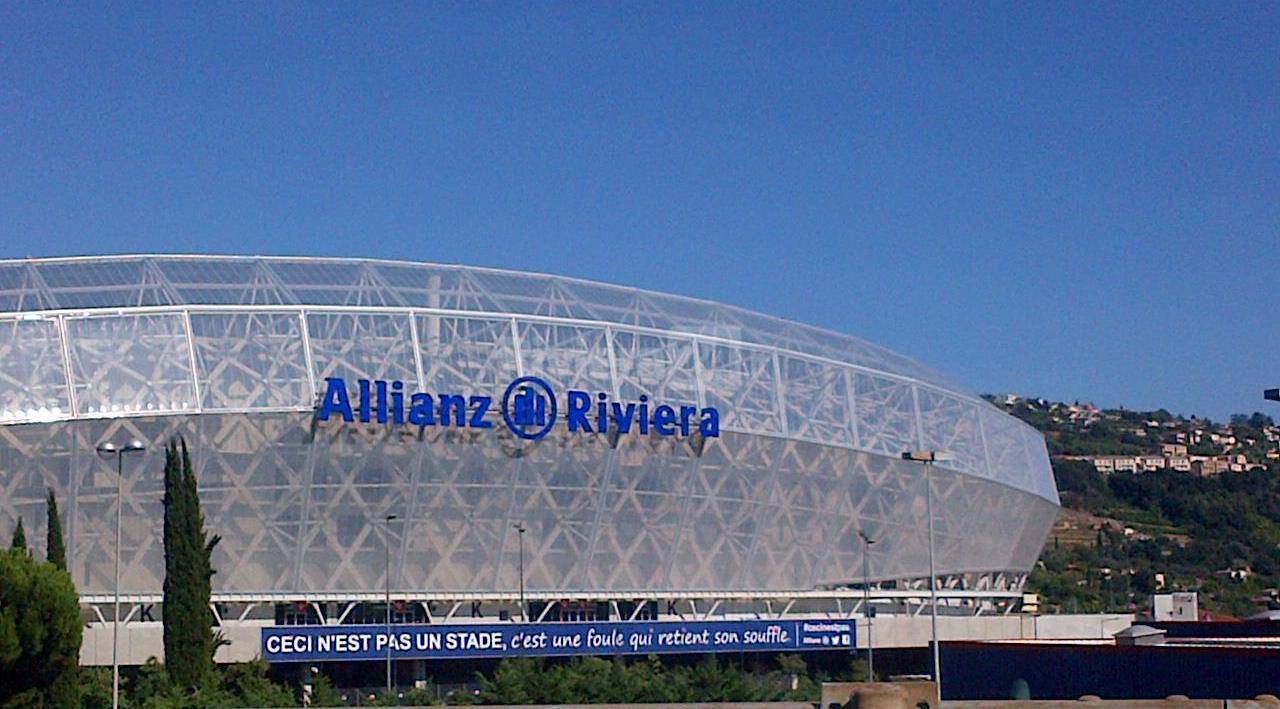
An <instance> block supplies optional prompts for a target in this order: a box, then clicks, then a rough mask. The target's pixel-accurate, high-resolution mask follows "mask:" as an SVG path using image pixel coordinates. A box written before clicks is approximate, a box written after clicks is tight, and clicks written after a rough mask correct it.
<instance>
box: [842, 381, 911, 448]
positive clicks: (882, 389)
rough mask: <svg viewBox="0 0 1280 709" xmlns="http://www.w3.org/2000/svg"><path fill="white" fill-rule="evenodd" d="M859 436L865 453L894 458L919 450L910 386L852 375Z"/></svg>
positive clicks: (904, 383)
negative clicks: (909, 451)
mask: <svg viewBox="0 0 1280 709" xmlns="http://www.w3.org/2000/svg"><path fill="white" fill-rule="evenodd" d="M853 383H854V384H853V390H854V396H853V400H854V409H855V414H856V416H857V424H858V436H859V439H860V442H861V444H862V447H863V448H864V449H865V450H869V451H874V452H877V453H882V454H884V455H887V456H890V457H894V456H898V455H901V454H902V453H903V451H908V450H915V449H917V448H919V447H920V442H919V438H917V435H916V432H917V429H916V415H915V401H914V399H913V397H912V392H911V385H910V384H908V383H906V382H903V381H900V380H897V379H887V378H884V377H877V376H873V375H870V374H865V373H863V372H855V373H854V375H853Z"/></svg>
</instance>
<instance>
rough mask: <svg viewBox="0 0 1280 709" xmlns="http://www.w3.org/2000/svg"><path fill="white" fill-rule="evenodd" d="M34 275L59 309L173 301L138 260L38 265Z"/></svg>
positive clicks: (154, 276) (141, 304)
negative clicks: (40, 280)
mask: <svg viewBox="0 0 1280 709" xmlns="http://www.w3.org/2000/svg"><path fill="white" fill-rule="evenodd" d="M35 268H36V270H37V272H38V273H39V276H40V278H41V279H43V281H44V283H45V284H46V285H47V286H48V287H49V291H50V293H51V294H52V296H53V299H54V301H55V302H56V303H57V304H58V307H60V308H119V307H137V306H143V305H170V304H172V303H174V302H175V300H174V298H173V297H172V295H171V294H170V293H169V292H167V290H166V288H165V286H164V283H163V282H162V280H161V279H160V278H159V277H158V276H157V274H155V273H154V272H153V271H151V269H149V268H148V267H147V262H146V261H144V260H142V259H112V260H107V261H76V262H49V263H40V264H39V265H37V266H36V267H35Z"/></svg>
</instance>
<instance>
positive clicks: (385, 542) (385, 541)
mask: <svg viewBox="0 0 1280 709" xmlns="http://www.w3.org/2000/svg"><path fill="white" fill-rule="evenodd" d="M383 520H384V521H385V522H386V533H385V534H383V535H382V551H383V560H384V561H383V567H382V568H383V575H384V576H386V578H387V596H386V599H385V600H386V602H387V615H386V618H387V694H391V523H392V522H394V521H395V520H396V515H387V516H386V517H384V518H383Z"/></svg>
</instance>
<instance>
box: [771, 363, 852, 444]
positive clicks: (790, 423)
mask: <svg viewBox="0 0 1280 709" xmlns="http://www.w3.org/2000/svg"><path fill="white" fill-rule="evenodd" d="M779 362H780V363H781V365H782V391H783V400H784V402H785V404H786V411H787V430H788V431H789V432H790V434H791V435H792V436H796V437H799V438H806V439H809V440H813V441H820V442H829V443H832V444H835V445H842V446H853V445H854V437H853V420H852V415H851V414H850V411H849V400H850V398H851V394H850V392H849V387H848V381H847V376H846V374H845V370H844V369H843V368H840V367H836V366H834V365H830V364H825V363H821V362H814V361H812V360H806V359H800V358H798V357H782V358H779Z"/></svg>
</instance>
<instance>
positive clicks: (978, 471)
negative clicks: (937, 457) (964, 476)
mask: <svg viewBox="0 0 1280 709" xmlns="http://www.w3.org/2000/svg"><path fill="white" fill-rule="evenodd" d="M917 392H918V395H919V402H920V426H921V432H922V433H921V439H922V441H921V443H922V444H923V446H924V448H925V450H938V451H947V452H949V453H951V455H952V458H951V460H948V461H944V462H941V463H939V465H941V466H943V467H946V468H952V469H954V470H961V471H964V472H966V473H972V474H974V475H979V476H981V477H988V476H989V474H990V473H989V472H988V470H987V461H986V454H985V452H984V450H983V446H982V430H981V428H980V427H979V425H978V407H977V406H976V405H974V404H973V403H972V402H969V401H966V400H964V399H960V398H957V397H954V396H948V395H946V394H942V393H940V392H938V391H937V390H934V389H930V388H928V387H917Z"/></svg>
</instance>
